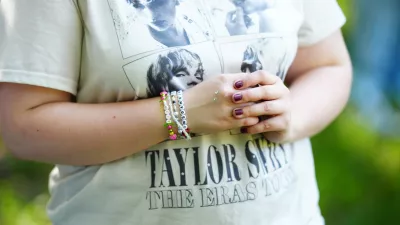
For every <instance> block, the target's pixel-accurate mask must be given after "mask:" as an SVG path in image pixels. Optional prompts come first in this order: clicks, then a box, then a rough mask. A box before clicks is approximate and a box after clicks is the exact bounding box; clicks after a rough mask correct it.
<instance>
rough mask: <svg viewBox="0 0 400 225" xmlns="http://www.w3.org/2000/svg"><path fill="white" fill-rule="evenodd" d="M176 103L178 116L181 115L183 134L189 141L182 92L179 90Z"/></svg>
mask: <svg viewBox="0 0 400 225" xmlns="http://www.w3.org/2000/svg"><path fill="white" fill-rule="evenodd" d="M178 103H179V109H180V114H181V120H182V125H183V130H182V132H183V134H182V135H184V136H185V137H186V139H189V140H190V139H191V137H190V135H189V134H188V133H189V132H190V129H189V128H188V124H187V120H186V111H185V104H184V102H183V92H182V91H181V90H180V91H178Z"/></svg>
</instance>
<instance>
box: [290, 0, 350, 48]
mask: <svg viewBox="0 0 400 225" xmlns="http://www.w3.org/2000/svg"><path fill="white" fill-rule="evenodd" d="M302 3H303V14H304V20H303V23H302V25H301V27H300V30H299V33H298V37H299V46H309V45H313V44H315V43H317V42H319V41H321V40H323V39H324V38H326V37H328V36H329V35H331V34H333V33H334V32H335V31H336V30H338V29H340V28H341V27H342V26H343V25H344V24H345V22H346V18H345V16H344V14H343V11H342V9H341V8H340V6H339V5H338V3H337V1H336V0H302Z"/></svg>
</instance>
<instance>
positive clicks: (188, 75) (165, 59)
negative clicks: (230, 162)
mask: <svg viewBox="0 0 400 225" xmlns="http://www.w3.org/2000/svg"><path fill="white" fill-rule="evenodd" d="M204 49H215V48H214V45H213V43H211V42H208V43H202V44H197V45H190V46H186V47H179V48H178V47H177V48H170V49H168V50H165V51H161V52H158V53H155V54H152V55H150V56H146V57H143V58H140V59H138V60H135V61H133V62H131V63H129V64H127V65H125V66H124V67H123V68H124V71H125V74H126V76H127V78H128V79H129V81H130V83H131V84H132V87H133V88H134V89H135V91H136V94H137V96H138V98H150V97H156V96H159V95H160V93H161V92H162V91H168V92H171V91H178V90H187V89H188V88H191V87H193V86H195V85H197V84H199V83H201V82H202V81H204V80H205V79H207V76H212V75H218V74H221V73H222V66H221V61H220V58H219V56H218V54H217V51H204ZM139 65H140V66H139ZM205 68H207V69H205ZM139 87H147V88H146V89H140V88H139Z"/></svg>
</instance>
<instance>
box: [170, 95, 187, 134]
mask: <svg viewBox="0 0 400 225" xmlns="http://www.w3.org/2000/svg"><path fill="white" fill-rule="evenodd" d="M172 99H173V97H172V94H171V98H169V99H168V103H169V106H170V108H171V109H173V105H172V102H173V101H172ZM176 113H177V112H176ZM175 115H176V114H175V112H173V113H172V119H173V120H174V121H175V123H176V125H177V126H178V130H182V132H183V134H184V135H182V136H184V138H186V139H187V140H190V139H191V137H190V135H189V134H188V133H186V131H185V128H184V126H183V125H182V124H181V123H180V122H179V120H178V118H176V116H175Z"/></svg>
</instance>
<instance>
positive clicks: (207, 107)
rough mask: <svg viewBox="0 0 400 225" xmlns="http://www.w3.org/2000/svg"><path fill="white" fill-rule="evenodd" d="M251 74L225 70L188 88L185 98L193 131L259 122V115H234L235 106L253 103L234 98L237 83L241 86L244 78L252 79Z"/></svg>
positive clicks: (218, 130) (223, 129)
mask: <svg viewBox="0 0 400 225" xmlns="http://www.w3.org/2000/svg"><path fill="white" fill-rule="evenodd" d="M248 77H249V76H248V75H247V74H244V73H239V74H223V75H219V76H216V77H213V78H211V79H208V80H205V81H203V82H202V83H200V84H198V85H196V86H194V87H193V88H190V89H188V90H186V91H185V92H184V96H183V100H184V103H185V109H186V115H187V122H188V126H189V128H190V131H191V132H193V133H206V134H210V133H215V132H221V131H226V130H230V129H237V128H241V127H248V126H250V127H251V126H253V125H256V124H257V123H258V122H259V118H258V116H250V115H249V116H246V117H242V118H235V117H234V115H233V114H232V111H233V110H234V109H235V108H236V107H246V106H248V105H250V104H254V103H243V104H241V103H234V102H232V100H231V96H232V95H233V93H235V92H237V90H236V89H235V87H237V88H241V86H242V85H243V82H246V83H249V81H247V79H248ZM237 81H239V82H237ZM217 91H218V93H217V94H215V93H216V92H217ZM214 99H215V101H214Z"/></svg>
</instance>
